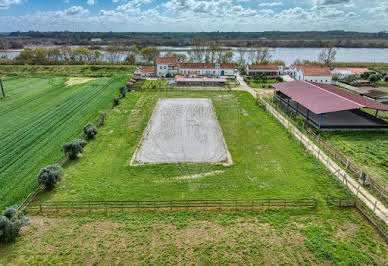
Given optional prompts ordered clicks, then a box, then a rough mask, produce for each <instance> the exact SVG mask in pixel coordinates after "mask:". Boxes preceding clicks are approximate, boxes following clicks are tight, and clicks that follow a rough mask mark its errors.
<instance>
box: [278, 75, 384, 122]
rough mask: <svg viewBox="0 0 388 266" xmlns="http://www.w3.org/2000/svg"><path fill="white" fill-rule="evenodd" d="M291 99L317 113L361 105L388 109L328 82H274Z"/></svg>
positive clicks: (355, 107)
mask: <svg viewBox="0 0 388 266" xmlns="http://www.w3.org/2000/svg"><path fill="white" fill-rule="evenodd" d="M273 86H274V87H275V89H276V90H278V91H281V92H282V93H284V94H285V95H287V96H288V97H290V98H291V99H293V100H295V101H296V102H298V103H299V104H301V105H303V106H304V107H306V108H307V109H309V110H310V111H312V112H314V113H316V114H323V113H331V112H338V111H345V110H353V109H359V108H361V107H365V108H370V109H376V110H385V111H388V106H387V105H385V104H382V103H379V102H375V101H373V100H370V99H367V98H365V97H362V96H360V95H357V94H353V93H350V92H348V91H345V90H343V89H340V88H337V87H334V86H332V85H328V84H322V83H316V82H308V81H301V80H298V81H291V82H282V83H276V84H273Z"/></svg>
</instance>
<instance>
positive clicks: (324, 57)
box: [318, 46, 337, 66]
mask: <svg viewBox="0 0 388 266" xmlns="http://www.w3.org/2000/svg"><path fill="white" fill-rule="evenodd" d="M336 55H337V49H335V47H333V46H330V47H327V48H323V49H322V51H321V52H320V54H319V57H318V61H319V62H320V63H321V64H323V65H325V66H330V65H331V64H332V63H333V62H334V61H335V57H336Z"/></svg>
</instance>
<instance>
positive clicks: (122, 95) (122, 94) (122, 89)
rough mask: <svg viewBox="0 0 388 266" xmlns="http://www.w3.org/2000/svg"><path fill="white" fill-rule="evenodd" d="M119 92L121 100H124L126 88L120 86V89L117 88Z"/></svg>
mask: <svg viewBox="0 0 388 266" xmlns="http://www.w3.org/2000/svg"><path fill="white" fill-rule="evenodd" d="M119 92H120V95H121V98H124V97H125V94H127V88H126V87H124V86H121V87H120V88H119Z"/></svg>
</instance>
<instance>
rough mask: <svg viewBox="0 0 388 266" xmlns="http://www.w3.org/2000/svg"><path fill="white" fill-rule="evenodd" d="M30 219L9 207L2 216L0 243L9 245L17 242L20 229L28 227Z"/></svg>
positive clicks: (0, 220)
mask: <svg viewBox="0 0 388 266" xmlns="http://www.w3.org/2000/svg"><path fill="white" fill-rule="evenodd" d="M28 223H29V222H28V218H27V217H25V216H24V215H23V214H21V213H19V214H18V213H17V210H16V209H15V208H13V207H8V208H7V209H5V210H4V211H3V213H2V214H1V216H0V242H2V243H8V242H12V241H14V240H15V238H16V237H17V236H18V234H19V231H20V228H21V227H22V226H24V225H28Z"/></svg>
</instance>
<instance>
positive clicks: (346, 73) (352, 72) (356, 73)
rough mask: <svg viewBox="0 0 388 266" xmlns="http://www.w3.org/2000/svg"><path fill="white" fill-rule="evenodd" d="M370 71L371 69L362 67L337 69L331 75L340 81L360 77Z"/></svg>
mask: <svg viewBox="0 0 388 266" xmlns="http://www.w3.org/2000/svg"><path fill="white" fill-rule="evenodd" d="M369 71H370V70H369V69H367V68H361V67H337V68H334V69H333V71H332V72H331V73H332V74H333V75H334V76H336V77H338V78H339V79H345V78H349V77H360V76H361V74H363V73H365V72H369Z"/></svg>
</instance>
